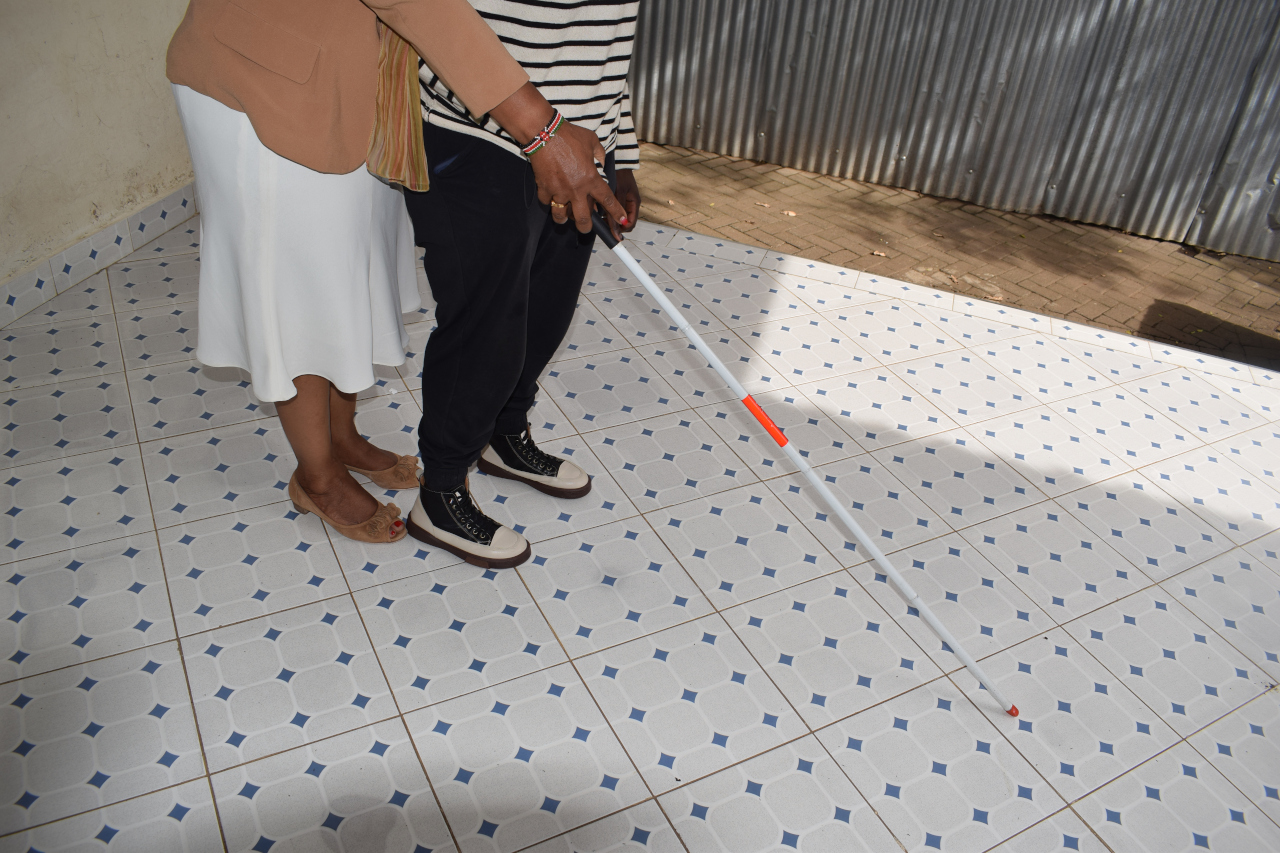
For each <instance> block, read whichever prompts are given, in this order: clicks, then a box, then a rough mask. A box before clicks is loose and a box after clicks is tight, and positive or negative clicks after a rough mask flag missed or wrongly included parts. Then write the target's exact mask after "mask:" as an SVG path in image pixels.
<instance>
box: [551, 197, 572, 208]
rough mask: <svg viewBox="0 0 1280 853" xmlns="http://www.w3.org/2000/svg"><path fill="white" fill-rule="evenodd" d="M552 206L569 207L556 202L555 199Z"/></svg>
mask: <svg viewBox="0 0 1280 853" xmlns="http://www.w3.org/2000/svg"><path fill="white" fill-rule="evenodd" d="M551 206H552V207H568V205H566V204H561V203H560V202H558V201H556V200H555V199H552V201H551Z"/></svg>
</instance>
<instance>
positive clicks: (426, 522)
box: [407, 483, 530, 569]
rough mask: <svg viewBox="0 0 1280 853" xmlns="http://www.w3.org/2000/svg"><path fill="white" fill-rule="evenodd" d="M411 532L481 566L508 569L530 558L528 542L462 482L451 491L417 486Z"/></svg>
mask: <svg viewBox="0 0 1280 853" xmlns="http://www.w3.org/2000/svg"><path fill="white" fill-rule="evenodd" d="M407 521H408V528H409V535H410V536H412V537H413V538H414V539H417V540H418V541H420V542H426V543H427V544H428V545H435V546H436V547H437V548H443V549H445V550H446V551H448V552H449V553H451V554H454V555H455V556H458V557H461V558H462V559H464V560H466V561H467V562H468V563H470V564H471V565H473V566H479V567H480V568H482V569H509V568H511V567H512V566H518V565H520V564H521V563H523V562H524V561H525V560H527V559H529V553H530V549H529V542H528V540H527V539H525V538H524V537H523V536H521V535H520V534H519V533H516V532H515V531H514V530H512V529H511V528H510V527H504V526H503V525H501V524H499V523H498V522H496V521H494V520H493V519H492V518H490V517H489V516H487V515H485V514H484V513H483V512H481V511H480V508H479V507H478V506H476V502H475V501H474V500H472V499H471V491H470V490H469V489H468V488H467V484H466V483H463V484H462V485H461V486H459V487H458V488H456V489H454V490H453V491H451V492H430V491H427V490H426V489H425V488H420V489H418V500H417V502H416V503H414V505H413V510H412V511H410V513H409V518H408V519H407Z"/></svg>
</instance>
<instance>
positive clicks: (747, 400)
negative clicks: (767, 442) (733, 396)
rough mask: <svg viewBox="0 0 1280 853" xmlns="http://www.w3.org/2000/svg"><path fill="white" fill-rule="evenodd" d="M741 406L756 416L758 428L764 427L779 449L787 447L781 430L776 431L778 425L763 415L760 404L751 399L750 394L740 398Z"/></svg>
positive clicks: (785, 438)
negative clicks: (758, 423)
mask: <svg viewBox="0 0 1280 853" xmlns="http://www.w3.org/2000/svg"><path fill="white" fill-rule="evenodd" d="M742 404H743V405H744V406H746V407H747V409H748V410H749V411H750V412H751V414H753V415H755V416H756V420H758V421H759V422H760V426H762V427H764V428H765V429H766V430H767V431H768V433H769V435H771V436H773V440H774V441H776V442H778V446H779V447H786V446H787V437H786V436H785V435H783V434H782V430H780V429H778V425H777V424H775V423H774V422H773V419H772V418H770V417H769V416H768V415H766V414H765V413H764V409H762V408H760V404H759V403H757V402H756V401H755V400H754V399H752V397H751V395H750V394H748V395H747V396H745V397H743V398H742Z"/></svg>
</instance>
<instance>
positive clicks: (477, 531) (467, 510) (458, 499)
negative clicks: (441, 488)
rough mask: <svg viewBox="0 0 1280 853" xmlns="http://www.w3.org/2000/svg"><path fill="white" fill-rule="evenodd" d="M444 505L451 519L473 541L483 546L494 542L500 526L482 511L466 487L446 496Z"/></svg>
mask: <svg viewBox="0 0 1280 853" xmlns="http://www.w3.org/2000/svg"><path fill="white" fill-rule="evenodd" d="M444 505H445V509H447V510H448V511H449V517H450V518H452V519H453V521H454V523H455V524H457V525H458V526H459V527H461V528H462V529H463V530H464V531H466V533H467V535H468V536H470V537H471V538H472V539H474V540H475V541H477V542H479V543H480V544H482V545H488V544H489V543H490V542H492V541H493V534H494V531H496V530H497V529H498V526H499V525H498V523H497V522H495V521H494V520H493V519H491V518H489V517H488V516H487V515H485V514H484V513H483V512H481V511H480V507H478V506H476V503H475V501H474V500H472V498H471V492H470V491H468V490H467V487H466V486H465V485H464V486H462V487H460V488H458V489H455V490H454V491H452V492H448V493H447V494H445V495H444Z"/></svg>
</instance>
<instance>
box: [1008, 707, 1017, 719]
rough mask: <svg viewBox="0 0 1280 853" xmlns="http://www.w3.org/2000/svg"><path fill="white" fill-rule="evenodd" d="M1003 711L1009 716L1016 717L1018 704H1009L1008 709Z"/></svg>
mask: <svg viewBox="0 0 1280 853" xmlns="http://www.w3.org/2000/svg"><path fill="white" fill-rule="evenodd" d="M1005 713H1006V714H1008V715H1009V716H1010V717H1016V716H1018V706H1017V705H1010V706H1009V710H1008V711H1005Z"/></svg>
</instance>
